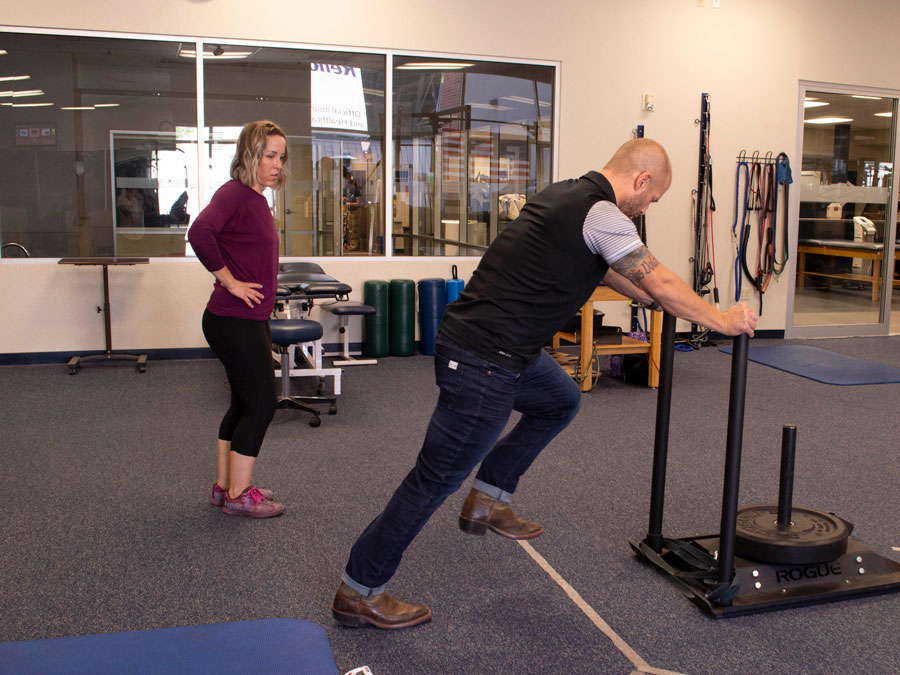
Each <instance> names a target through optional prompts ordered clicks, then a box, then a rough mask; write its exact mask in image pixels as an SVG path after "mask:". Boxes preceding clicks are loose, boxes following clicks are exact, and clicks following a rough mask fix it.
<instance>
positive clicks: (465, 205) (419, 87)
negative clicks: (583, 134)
mask: <svg viewBox="0 0 900 675" xmlns="http://www.w3.org/2000/svg"><path fill="white" fill-rule="evenodd" d="M553 77H554V69H553V68H552V67H550V66H538V65H526V64H516V63H496V62H483V61H465V62H463V61H453V60H449V61H448V60H446V59H442V60H440V61H438V60H436V59H423V58H420V57H415V58H413V57H401V58H396V59H395V62H394V76H393V78H394V92H393V102H394V126H395V129H394V144H395V145H394V152H395V158H394V202H393V209H392V213H393V228H392V229H393V240H394V252H395V254H397V255H480V254H481V253H482V252H483V251H484V250H485V249H486V248H487V246H488V245H489V244H490V243H491V241H493V239H494V237H496V236H497V234H498V233H499V232H501V231H502V230H503V228H504V227H505V226H506V225H507V224H508V223H509V222H511V221H512V220H513V219H514V218H515V217H516V216H517V215H518V212H519V209H521V207H522V205H523V204H524V203H525V200H526V199H527V198H528V196H530V195H532V194H534V193H535V192H537V191H539V190H541V189H543V188H544V187H546V186H547V185H548V184H549V183H550V180H551V167H552V150H551V148H552V145H551V137H552V128H553V117H552V111H553V98H552V94H553Z"/></svg>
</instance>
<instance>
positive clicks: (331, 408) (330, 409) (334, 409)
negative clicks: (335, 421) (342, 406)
mask: <svg viewBox="0 0 900 675" xmlns="http://www.w3.org/2000/svg"><path fill="white" fill-rule="evenodd" d="M328 414H329V415H337V405H335V404H334V403H332V404H331V405H330V406H328Z"/></svg>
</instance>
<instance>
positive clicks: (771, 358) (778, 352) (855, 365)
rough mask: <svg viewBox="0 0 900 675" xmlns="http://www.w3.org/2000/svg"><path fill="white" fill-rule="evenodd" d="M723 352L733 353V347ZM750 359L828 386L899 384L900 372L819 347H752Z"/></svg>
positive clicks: (899, 369) (748, 355)
mask: <svg viewBox="0 0 900 675" xmlns="http://www.w3.org/2000/svg"><path fill="white" fill-rule="evenodd" d="M720 351H723V352H725V353H726V354H730V353H731V347H723V348H722V349H721V350H720ZM747 358H748V359H750V360H751V361H755V362H756V363H761V364H763V365H765V366H771V367H772V368H777V369H778V370H783V371H785V372H788V373H793V374H794V375H800V376H801V377H806V378H809V379H810V380H815V381H816V382H824V383H825V384H840V385H851V384H888V383H892V382H900V368H892V367H891V366H886V365H884V364H882V363H872V362H871V361H866V360H864V359H857V358H855V357H853V356H846V355H844V354H837V353H835V352H830V351H828V350H827V349H820V348H818V347H805V346H802V345H775V346H771V347H750V349H749V350H748V354H747Z"/></svg>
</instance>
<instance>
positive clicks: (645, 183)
mask: <svg viewBox="0 0 900 675" xmlns="http://www.w3.org/2000/svg"><path fill="white" fill-rule="evenodd" d="M651 180H653V174H651V173H650V172H649V171H641V172H640V173H639V174H638V175H637V176H635V177H634V191H635V192H643V191H644V190H646V189H647V188H648V187H650V181H651Z"/></svg>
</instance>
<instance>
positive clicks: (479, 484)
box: [472, 478, 512, 504]
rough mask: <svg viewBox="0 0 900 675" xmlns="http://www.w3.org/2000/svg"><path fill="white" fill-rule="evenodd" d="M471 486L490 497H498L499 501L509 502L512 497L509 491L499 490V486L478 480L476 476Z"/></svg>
mask: <svg viewBox="0 0 900 675" xmlns="http://www.w3.org/2000/svg"><path fill="white" fill-rule="evenodd" d="M472 487H473V488H475V489H476V490H478V491H479V492H483V493H484V494H486V495H487V496H488V497H490V498H491V499H498V500H500V501H501V502H506V503H507V504H508V503H509V500H510V499H512V493H511V492H507V491H506V490H501V489H500V488H498V487H496V486H494V485H490V484H488V483H485V482H484V481H483V480H478V479H477V478H476V479H475V480H474V481H473V482H472Z"/></svg>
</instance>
